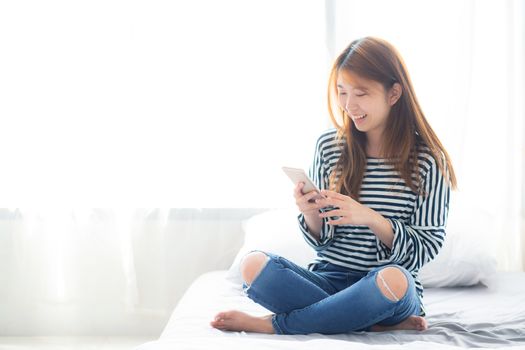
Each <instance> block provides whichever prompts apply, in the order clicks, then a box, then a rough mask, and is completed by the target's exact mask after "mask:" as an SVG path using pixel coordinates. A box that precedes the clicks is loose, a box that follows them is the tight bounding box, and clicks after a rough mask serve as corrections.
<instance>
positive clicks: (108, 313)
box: [0, 208, 264, 336]
mask: <svg viewBox="0 0 525 350" xmlns="http://www.w3.org/2000/svg"><path fill="white" fill-rule="evenodd" d="M263 210H264V209H257V208H254V209H249V208H230V209H212V208H209V209H204V208H202V209H191V208H181V209H176V208H172V209H166V208H145V209H126V208H118V209H115V208H108V209H68V208H33V209H27V208H21V209H19V208H17V209H0V257H1V260H2V264H0V335H10V336H16V335H20V336H24V335H25V336H28V335H106V334H107V335H132V334H141V335H158V334H160V331H161V329H162V327H163V326H164V325H165V323H166V322H167V320H168V318H169V315H170V313H171V310H172V309H173V308H174V307H175V305H176V303H177V301H178V300H179V298H180V297H181V296H182V295H183V293H184V292H185V290H186V288H187V286H188V285H189V284H190V283H191V282H192V281H193V280H194V279H195V278H196V277H197V276H199V275H200V274H202V273H204V272H207V271H211V270H217V269H227V268H228V267H229V266H230V264H231V262H232V261H233V258H234V257H235V255H236V253H237V251H238V249H239V248H240V246H241V245H242V243H243V242H242V241H243V233H242V229H241V224H242V221H243V220H245V219H247V218H249V217H250V216H252V215H254V214H257V213H260V212H262V211H263Z"/></svg>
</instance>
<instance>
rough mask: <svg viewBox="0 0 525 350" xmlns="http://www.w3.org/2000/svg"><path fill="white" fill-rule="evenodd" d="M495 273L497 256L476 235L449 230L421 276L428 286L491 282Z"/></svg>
mask: <svg viewBox="0 0 525 350" xmlns="http://www.w3.org/2000/svg"><path fill="white" fill-rule="evenodd" d="M495 273H496V260H495V259H494V258H493V257H491V256H490V255H489V254H488V253H487V252H486V251H485V250H484V249H482V247H481V246H480V245H477V244H476V237H474V235H469V234H466V233H460V232H452V231H451V230H447V237H446V239H445V243H444V244H443V247H442V248H441V251H440V253H439V254H438V256H437V257H436V258H435V259H434V260H432V261H431V262H429V263H428V264H426V265H424V266H423V267H422V268H421V270H420V271H419V278H420V280H421V284H423V286H424V287H436V288H437V287H459V286H472V285H475V284H478V283H482V284H484V285H486V286H489V285H490V284H491V281H492V278H493V277H494V274H495Z"/></svg>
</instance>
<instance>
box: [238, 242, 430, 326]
mask: <svg viewBox="0 0 525 350" xmlns="http://www.w3.org/2000/svg"><path fill="white" fill-rule="evenodd" d="M262 253H264V254H266V255H267V256H268V257H269V260H268V261H267V262H266V264H265V265H264V267H263V268H262V270H261V271H260V272H259V274H258V275H257V276H256V277H255V279H254V280H253V281H252V283H251V284H250V285H248V284H246V283H245V282H243V284H242V287H243V291H244V293H245V295H247V296H248V297H249V298H250V299H252V300H253V301H255V302H256V303H258V304H260V305H262V306H264V307H265V308H266V309H268V310H270V311H272V312H273V313H274V315H272V325H273V328H274V330H275V333H276V334H309V333H322V334H336V333H346V332H352V331H370V327H371V326H373V325H375V324H379V325H383V326H391V325H395V324H397V323H400V322H401V321H403V320H404V319H406V318H407V317H409V316H410V315H419V312H420V300H419V297H418V295H417V292H416V287H415V283H414V279H413V277H412V275H411V274H410V273H409V272H408V271H407V270H406V269H404V268H403V267H401V266H399V265H385V266H381V267H376V268H374V269H372V270H370V271H369V272H368V273H353V272H350V271H348V269H346V268H344V267H340V266H337V265H334V264H330V263H321V264H318V265H317V266H315V267H314V269H313V271H309V270H307V269H305V268H303V267H301V266H298V265H296V264H294V263H293V262H291V261H289V260H287V259H286V258H284V257H282V256H279V255H276V254H272V253H269V252H262ZM387 266H395V267H397V268H399V269H400V270H401V271H403V273H404V274H405V276H406V277H407V280H408V289H407V292H406V293H405V295H404V296H403V297H402V298H401V299H400V300H399V301H394V300H391V299H389V298H387V297H386V296H385V295H383V293H382V292H381V290H380V289H379V287H378V285H377V282H376V276H377V274H378V272H379V271H380V270H382V269H384V268H385V267H387Z"/></svg>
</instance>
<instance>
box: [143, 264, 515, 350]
mask: <svg viewBox="0 0 525 350" xmlns="http://www.w3.org/2000/svg"><path fill="white" fill-rule="evenodd" d="M226 273H227V271H225V270H224V271H223V270H220V271H212V272H208V273H205V274H203V275H201V276H200V277H199V278H197V279H196V280H195V281H194V282H193V283H192V285H191V286H190V287H189V288H188V290H187V291H186V293H185V294H184V296H183V297H182V298H181V300H180V301H179V303H178V305H177V307H176V308H175V309H174V311H173V313H172V315H171V317H170V319H169V321H168V324H167V325H166V327H165V329H164V330H163V332H162V334H161V336H160V337H159V339H158V340H156V341H151V342H148V343H145V344H142V345H140V346H139V347H137V348H136V350H161V349H166V350H167V349H198V350H201V349H250V350H258V349H301V350H307V349H322V348H325V349H330V350H336V349H458V348H459V349H461V348H512V349H518V348H524V349H525V273H523V272H499V273H498V274H497V275H496V276H495V277H494V279H493V280H492V283H491V285H490V287H486V286H483V285H476V286H472V287H455V288H426V289H425V294H424V302H425V306H426V309H427V316H426V320H427V322H428V326H429V328H428V330H426V331H415V330H414V331H413V330H397V331H388V332H349V333H345V334H336V335H324V334H319V333H312V334H308V335H275V334H260V333H249V332H248V333H247V332H229V331H221V330H218V329H215V328H213V327H211V326H210V321H211V320H212V319H213V318H214V316H215V314H216V313H217V312H219V311H226V310H231V309H235V310H240V311H244V312H247V313H249V314H252V315H258V316H262V315H267V314H269V313H270V312H269V311H268V310H266V309H265V308H264V307H262V306H260V305H258V304H256V303H255V302H253V301H252V300H251V299H249V298H247V297H246V296H244V295H243V293H242V288H241V286H240V285H238V284H237V283H234V282H232V281H230V280H228V279H227V278H226Z"/></svg>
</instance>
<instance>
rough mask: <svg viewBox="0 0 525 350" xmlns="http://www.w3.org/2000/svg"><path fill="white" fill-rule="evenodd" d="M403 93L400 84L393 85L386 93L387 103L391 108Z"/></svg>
mask: <svg viewBox="0 0 525 350" xmlns="http://www.w3.org/2000/svg"><path fill="white" fill-rule="evenodd" d="M402 93H403V88H402V87H401V84H399V83H394V85H392V87H391V88H390V91H389V92H388V103H389V104H390V106H393V105H395V104H396V102H397V100H399V98H400V97H401V94H402Z"/></svg>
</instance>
